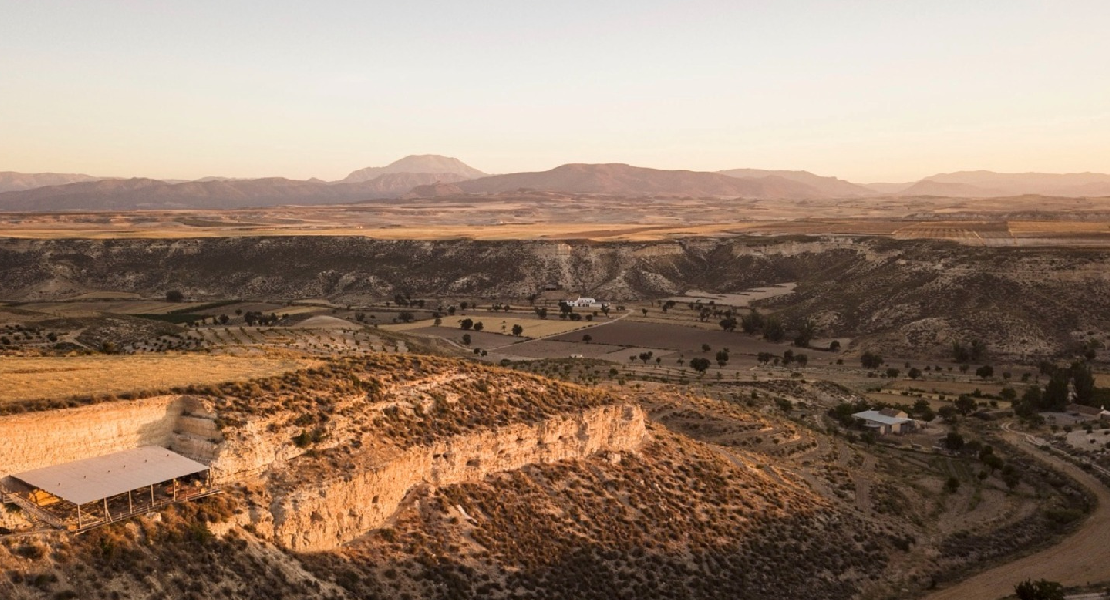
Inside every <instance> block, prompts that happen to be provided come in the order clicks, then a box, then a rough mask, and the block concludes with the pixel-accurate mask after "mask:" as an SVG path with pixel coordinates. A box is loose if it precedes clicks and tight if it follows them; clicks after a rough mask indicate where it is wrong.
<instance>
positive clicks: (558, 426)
mask: <svg viewBox="0 0 1110 600" xmlns="http://www.w3.org/2000/svg"><path fill="white" fill-rule="evenodd" d="M646 438H647V428H646V421H645V416H644V413H643V411H642V410H641V409H640V408H639V407H638V406H634V405H611V406H601V407H596V408H592V409H588V410H586V411H583V412H581V413H577V414H568V415H562V416H556V417H552V418H549V419H546V420H543V421H540V422H538V423H532V424H515V425H509V426H506V427H500V428H497V429H494V430H490V431H486V432H481V433H475V434H470V435H460V436H456V437H453V438H449V439H446V440H442V441H438V442H436V443H434V444H432V445H429V446H417V447H413V448H409V449H407V450H404V451H400V452H398V453H396V454H394V455H392V456H389V457H387V458H384V459H382V458H380V457H378V458H377V459H376V460H375V458H373V457H367V462H366V463H364V464H361V465H358V466H356V467H355V468H353V469H350V470H347V471H343V472H338V473H333V474H332V476H330V477H328V478H326V479H324V480H321V481H303V482H301V483H300V484H299V485H296V486H295V487H293V488H292V489H288V490H279V491H274V492H273V497H272V500H271V503H270V509H269V511H268V513H266V512H260V513H255V515H253V521H254V524H255V527H256V528H257V530H259V531H261V532H264V533H268V534H269V535H271V536H272V537H273V539H274V540H275V541H276V542H277V543H279V544H281V545H282V546H284V547H286V548H289V549H291V550H296V551H302V552H316V551H323V550H329V549H332V548H335V547H336V546H338V545H340V544H343V543H345V542H348V541H351V540H353V539H355V538H357V537H359V536H361V535H363V534H364V533H366V532H368V531H370V530H372V529H376V528H379V527H381V526H383V525H384V524H385V523H386V521H387V520H388V519H389V517H390V516H392V515H393V514H394V513H395V512H396V511H397V509H398V507H399V506H400V505H401V503H402V501H403V500H404V498H405V496H406V495H407V494H408V493H409V492H410V491H411V490H413V489H414V488H417V487H419V486H432V487H440V486H445V485H451V484H456V483H465V482H473V481H478V480H481V479H482V478H484V477H486V476H487V475H489V474H492V473H498V472H502V471H509V470H513V469H519V468H521V467H524V466H526V465H530V464H543V463H553V462H557V461H561V460H571V459H580V458H586V457H588V456H590V455H593V454H596V453H598V452H610V453H620V452H635V451H636V450H638V449H639V448H640V447H641V446H642V445H643V443H644V441H645V440H646ZM284 468H285V469H286V470H287V471H289V473H288V474H290V475H293V474H295V473H296V470H297V468H298V464H297V461H293V462H291V463H289V464H288V465H286V466H285V467H284Z"/></svg>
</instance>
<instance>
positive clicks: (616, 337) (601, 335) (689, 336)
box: [552, 319, 790, 356]
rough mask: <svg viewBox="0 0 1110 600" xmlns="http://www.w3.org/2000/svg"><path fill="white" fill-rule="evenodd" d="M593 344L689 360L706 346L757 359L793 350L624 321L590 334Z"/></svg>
mask: <svg viewBox="0 0 1110 600" xmlns="http://www.w3.org/2000/svg"><path fill="white" fill-rule="evenodd" d="M590 335H591V336H592V337H593V340H592V341H593V343H596V344H608V345H612V346H634V347H642V348H666V349H669V350H673V351H676V352H680V353H682V354H685V355H687V356H690V355H694V354H700V353H702V352H703V351H702V345H703V344H708V345H709V346H710V348H711V351H712V352H716V351H717V350H720V349H722V348H728V349H729V351H730V352H732V353H735V354H749V355H755V354H758V353H759V352H771V353H774V354H776V355H781V354H782V353H783V351H784V350H786V349H788V348H789V347H790V346H789V345H788V344H783V343H772V342H768V341H765V340H763V339H760V338H756V337H753V336H750V335H746V334H743V333H740V332H736V331H723V330H721V329H720V328H718V329H716V330H707V329H697V328H694V327H684V326H682V325H666V324H657V323H644V322H637V321H634V320H631V319H625V320H621V321H618V322H615V323H612V324H609V325H606V326H604V327H598V328H596V329H594V330H593V331H591V332H590ZM552 339H554V340H556V341H562V342H580V341H581V340H582V336H581V335H578V334H576V333H571V334H565V335H561V336H556V337H554V338H552Z"/></svg>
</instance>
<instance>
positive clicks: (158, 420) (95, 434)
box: [0, 395, 222, 477]
mask: <svg viewBox="0 0 1110 600" xmlns="http://www.w3.org/2000/svg"><path fill="white" fill-rule="evenodd" d="M214 416H215V414H214V413H212V412H211V411H210V409H206V408H205V402H204V401H202V400H201V399H199V398H195V397H191V396H176V395H175V396H155V397H152V398H145V399H142V400H134V401H120V402H107V403H103V404H95V405H91V406H82V407H79V408H71V409H64V410H52V411H45V412H32V413H25V414H16V415H7V416H4V417H3V418H0V477H4V476H7V475H11V474H13V473H20V472H23V471H28V470H31V469H37V468H39V467H46V466H50V465H56V464H60V463H65V462H70V461H74V460H80V459H83V458H90V457H94V456H101V455H104V454H110V453H112V452H119V451H121V450H131V449H134V448H138V447H140V446H162V447H165V448H170V449H171V450H174V451H176V452H178V453H180V454H183V455H185V456H188V457H190V458H193V459H195V460H199V461H202V462H208V461H209V460H211V459H212V458H213V457H214V456H215V451H216V448H217V446H218V444H219V441H220V440H221V439H222V435H221V433H220V431H219V429H218V428H217V427H216V423H215V421H214V420H213V418H214Z"/></svg>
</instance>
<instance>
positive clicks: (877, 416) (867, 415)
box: [852, 410, 913, 425]
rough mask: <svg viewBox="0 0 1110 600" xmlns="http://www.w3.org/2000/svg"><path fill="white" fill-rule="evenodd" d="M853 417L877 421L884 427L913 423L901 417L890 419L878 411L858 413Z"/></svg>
mask: <svg viewBox="0 0 1110 600" xmlns="http://www.w3.org/2000/svg"><path fill="white" fill-rule="evenodd" d="M852 416H853V417H855V418H857V419H865V420H868V421H875V422H876V423H882V424H884V425H897V424H899V423H909V422H910V421H913V419H903V418H901V417H890V416H887V415H884V414H883V413H881V412H879V411H877V410H865V411H863V412H858V413H856V414H854V415H852Z"/></svg>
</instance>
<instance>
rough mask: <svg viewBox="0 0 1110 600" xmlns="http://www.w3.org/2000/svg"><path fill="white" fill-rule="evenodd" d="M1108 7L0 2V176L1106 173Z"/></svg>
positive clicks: (940, 0)
mask: <svg viewBox="0 0 1110 600" xmlns="http://www.w3.org/2000/svg"><path fill="white" fill-rule="evenodd" d="M1107 24H1110V2H1107V1H1106V0H1056V1H1052V2H1050V1H1036V2H1035V1H1026V0H976V1H974V2H968V1H966V0H961V1H946V0H930V1H929V2H918V1H911V0H874V1H864V0H855V1H853V0H828V1H823V0H779V1H772V0H764V1H760V2H755V1H750V0H719V1H709V0H684V1H681V2H679V1H673V2H672V1H661V0H630V1H615V0H591V1H577V0H563V1H561V2H531V1H520V0H511V1H493V0H491V1H484V2H464V1H462V0H457V1H453V2H447V1H441V2H428V1H421V0H407V1H405V2H395V1H394V2H378V1H366V0H362V1H343V2H340V1H332V2H328V1H316V2H303V1H298V2H291V1H289V2H287V1H282V0H270V1H266V2H242V1H234V0H223V1H219V2H216V1H206V0H189V1H181V2H176V1H155V0H147V1H139V0H131V1H115V0H97V1H95V2H90V1H88V0H81V1H68V2H62V1H52V0H34V1H33V2H31V1H27V0H0V171H4V170H11V171H21V172H80V173H88V174H92V175H101V176H147V177H154V178H174V179H191V178H197V177H203V176H209V175H220V176H230V177H264V176H284V177H290V178H296V179H306V178H309V177H319V178H322V179H327V180H334V179H340V178H342V177H344V176H345V175H347V173H349V172H350V171H353V170H355V169H359V168H362V167H367V166H380V165H384V164H388V163H390V162H392V161H393V160H396V159H397V158H400V157H402V156H404V155H408V154H444V155H448V156H454V157H457V158H459V159H461V160H463V161H464V162H466V163H468V164H470V165H471V166H473V167H475V168H478V169H481V170H483V171H486V172H490V173H504V172H515V171H539V170H546V169H550V168H553V167H555V166H557V165H560V164H564V163H568V162H623V163H630V164H633V165H638V166H645V167H654V168H662V169H695V170H719V169H730V168H765V169H806V170H809V171H812V172H815V173H818V174H822V175H836V176H838V177H841V178H844V179H849V180H852V181H858V182H887V181H911V180H916V179H919V178H921V177H923V176H927V175H930V174H934V173H938V172H949V171H956V170H967V169H990V170H995V171H1007V172H1014V171H1047V172H1079V171H1099V172H1110V34H1108V30H1107Z"/></svg>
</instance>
